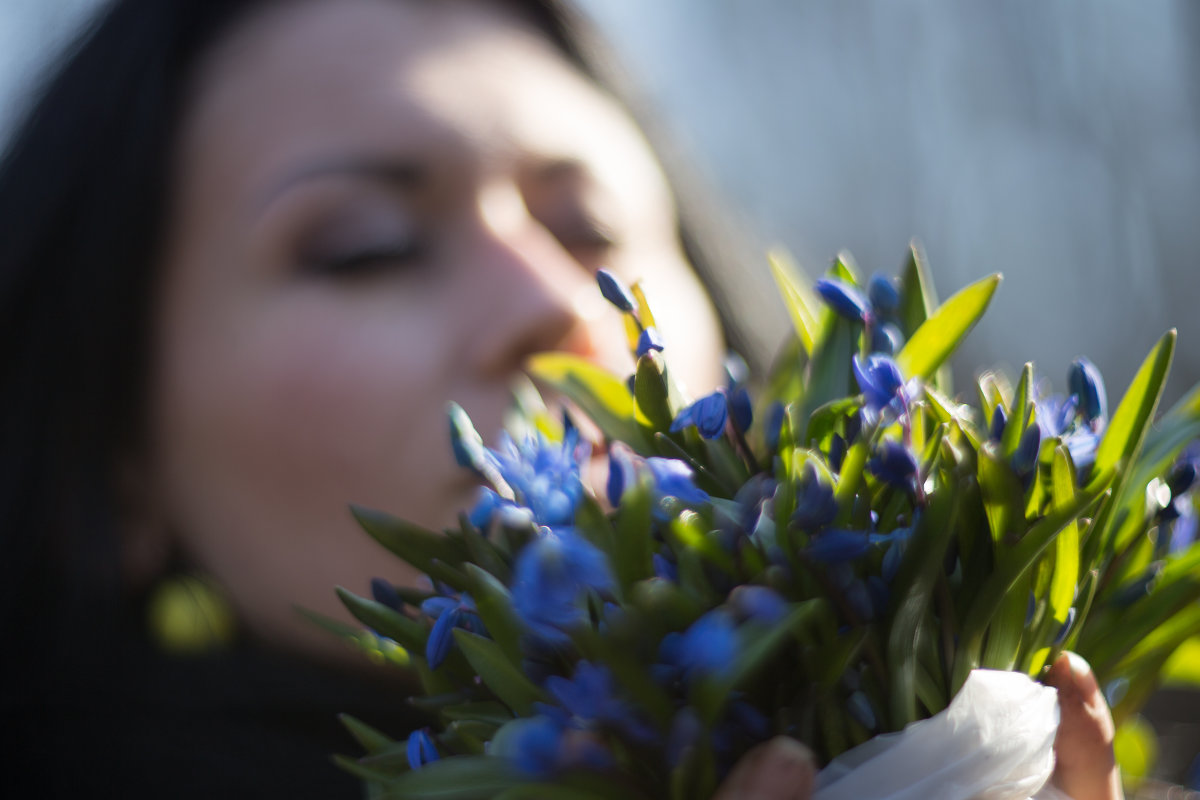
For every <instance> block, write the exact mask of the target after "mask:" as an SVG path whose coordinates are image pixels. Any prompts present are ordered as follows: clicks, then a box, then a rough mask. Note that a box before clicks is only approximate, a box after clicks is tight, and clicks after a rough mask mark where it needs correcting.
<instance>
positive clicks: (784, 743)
mask: <svg viewBox="0 0 1200 800" xmlns="http://www.w3.org/2000/svg"><path fill="white" fill-rule="evenodd" d="M816 772H817V770H816V759H814V758H813V754H812V751H811V750H809V749H808V748H807V747H805V746H804V745H802V744H800V742H797V741H796V740H795V739H792V738H790V737H787V736H776V737H775V738H774V739H772V740H771V741H769V742H766V743H764V744H760V745H759V746H758V747H756V748H754V749H753V750H751V751H750V752H749V753H747V754H746V755H745V756H744V757H743V758H742V760H741V761H739V762H738V763H737V766H735V767H734V768H733V772H731V773H729V777H728V778H726V779H725V782H724V783H722V784H721V788H720V789H719V790H718V791H717V793H716V795H714V796H713V800H808V799H809V798H810V797H811V796H812V788H813V781H814V779H815V777H816Z"/></svg>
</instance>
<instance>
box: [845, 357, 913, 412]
mask: <svg viewBox="0 0 1200 800" xmlns="http://www.w3.org/2000/svg"><path fill="white" fill-rule="evenodd" d="M853 367H854V378H855V380H857V381H858V386H859V388H860V389H862V393H863V399H864V400H865V401H866V404H867V408H869V409H871V411H873V412H875V413H880V412H882V411H883V409H885V408H887V407H888V406H890V405H891V404H892V403H893V401H895V400H896V399H897V398H898V397H901V392H902V391H903V389H904V375H903V373H901V372H900V367H899V366H898V365H897V364H896V362H895V361H893V360H892V358H891V357H890V356H885V355H882V354H880V353H872V354H871V355H869V356H867V359H866V361H863V360H862V359H860V358H859V357H858V356H854V363H853Z"/></svg>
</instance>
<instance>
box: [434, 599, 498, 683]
mask: <svg viewBox="0 0 1200 800" xmlns="http://www.w3.org/2000/svg"><path fill="white" fill-rule="evenodd" d="M421 611H422V613H424V614H425V615H427V616H429V617H431V618H432V619H433V621H434V622H433V629H432V630H430V631H429V638H428V639H426V641H425V660H426V661H427V662H429V666H430V668H431V669H437V668H438V667H439V666H440V665H441V663H442V662H443V661H445V660H446V656H447V655H449V654H450V648H451V647H453V645H454V635H453V634H454V629H455V628H463V629H465V630H469V631H471V632H472V633H483V623H482V622H481V621H480V619H479V614H478V611H476V609H475V603H474V601H472V600H471V597H470V595H466V594H463V595H460V596H458V597H455V596H453V595H437V596H435V597H430V598H428V599H427V600H425V601H424V602H423V603H421Z"/></svg>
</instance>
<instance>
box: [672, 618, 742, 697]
mask: <svg viewBox="0 0 1200 800" xmlns="http://www.w3.org/2000/svg"><path fill="white" fill-rule="evenodd" d="M678 647H679V651H678V660H679V666H681V667H683V669H684V671H685V673H686V675H687V679H688V680H692V679H693V678H695V677H697V676H699V675H714V676H716V677H724V676H726V675H728V674H729V672H730V671H731V670H732V669H733V662H734V659H735V658H736V657H737V652H738V638H737V630H736V628H735V627H734V624H733V619H732V618H730V616H729V614H728V613H726V612H725V611H723V610H721V609H714V610H713V611H709V612H708V613H707V614H705V615H704V616H702V617H700V619H698V620H696V621H695V622H693V623H692V625H691V627H689V628H688V629H687V630H686V631H684V633H683V636H681V637H680V639H679V644H678Z"/></svg>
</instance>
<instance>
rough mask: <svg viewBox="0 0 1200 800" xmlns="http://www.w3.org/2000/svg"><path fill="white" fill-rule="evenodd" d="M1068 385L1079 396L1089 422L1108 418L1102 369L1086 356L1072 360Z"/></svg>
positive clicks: (1081, 409) (1082, 410)
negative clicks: (1097, 367) (1101, 374)
mask: <svg viewBox="0 0 1200 800" xmlns="http://www.w3.org/2000/svg"><path fill="white" fill-rule="evenodd" d="M1067 386H1068V387H1069V388H1070V390H1071V394H1073V395H1075V397H1077V398H1079V410H1080V412H1081V413H1082V414H1083V418H1084V419H1085V420H1087V421H1088V422H1091V421H1092V420H1094V419H1097V418H1099V419H1107V418H1108V395H1107V393H1105V391H1104V379H1103V378H1102V377H1101V376H1100V370H1098V369H1096V365H1095V364H1093V363H1092V362H1091V361H1088V360H1087V359H1086V358H1077V359H1075V360H1074V361H1072V362H1071V366H1070V369H1069V370H1068V372H1067Z"/></svg>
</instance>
